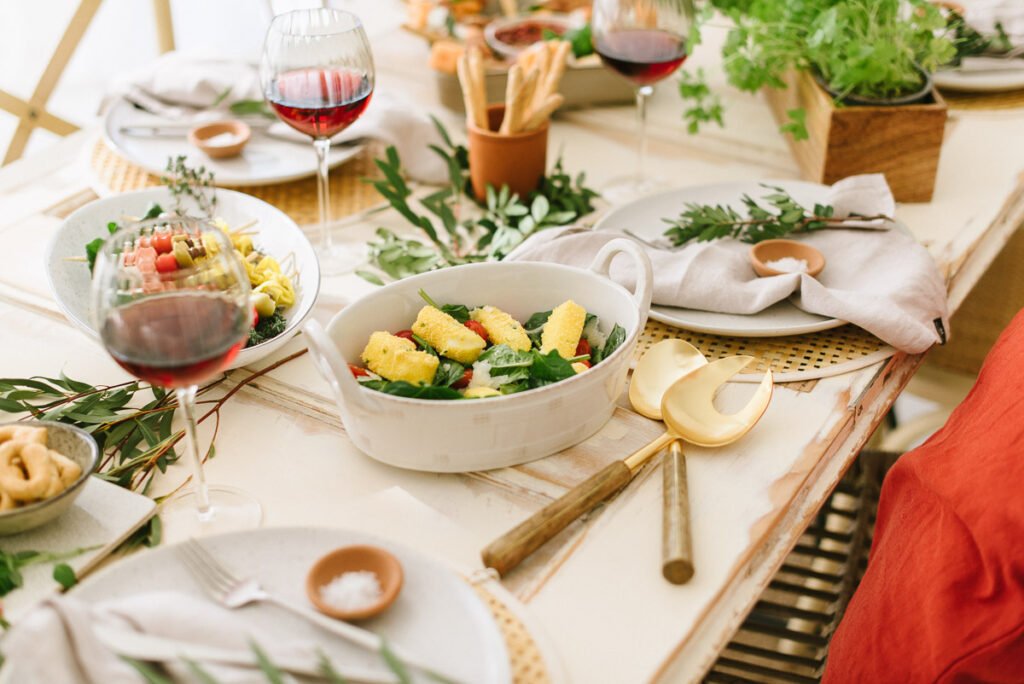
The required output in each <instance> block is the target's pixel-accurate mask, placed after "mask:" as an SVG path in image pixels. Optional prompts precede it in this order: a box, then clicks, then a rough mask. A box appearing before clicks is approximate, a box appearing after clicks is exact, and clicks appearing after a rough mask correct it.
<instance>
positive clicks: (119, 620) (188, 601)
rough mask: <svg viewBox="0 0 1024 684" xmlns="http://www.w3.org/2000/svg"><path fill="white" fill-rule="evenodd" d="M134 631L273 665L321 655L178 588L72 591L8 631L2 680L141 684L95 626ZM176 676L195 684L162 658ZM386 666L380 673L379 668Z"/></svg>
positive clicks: (226, 670)
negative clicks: (259, 654) (104, 597)
mask: <svg viewBox="0 0 1024 684" xmlns="http://www.w3.org/2000/svg"><path fill="white" fill-rule="evenodd" d="M104 629H105V630H107V631H108V632H114V633H116V632H117V631H121V632H136V633H142V634H148V635H154V636H160V637H164V638H166V639H172V640H175V641H180V642H187V643H189V644H194V645H195V646H196V647H216V648H221V649H230V650H232V651H239V652H241V653H250V652H251V647H250V644H251V643H252V642H255V643H257V644H259V645H260V647H261V648H262V649H263V650H264V651H265V652H267V653H268V655H269V656H270V659H271V660H272V661H274V662H285V661H288V662H300V663H303V664H304V667H308V669H309V670H310V671H315V670H316V667H317V662H318V657H317V654H316V653H315V652H314V649H313V647H312V646H311V645H302V644H298V643H295V642H293V641H289V640H288V639H287V638H282V637H281V636H280V635H277V636H276V637H272V636H271V635H267V634H260V633H259V632H257V631H254V630H253V629H252V627H251V626H249V625H248V624H247V622H246V619H245V617H244V613H243V612H232V611H229V610H227V609H224V608H221V607H219V606H217V605H214V604H213V603H210V602H208V601H203V600H201V599H198V598H195V597H192V596H189V595H187V594H180V593H176V592H157V593H147V594H138V595H135V596H129V597H125V598H121V599H116V600H111V601H106V602H103V603H102V604H97V605H95V606H92V605H90V604H87V603H83V602H81V601H78V600H77V599H75V598H74V596H73V595H68V596H62V597H59V598H52V599H48V600H47V601H45V602H44V603H42V604H41V605H40V606H39V607H38V608H36V609H35V610H34V611H33V612H31V613H29V614H27V615H25V616H24V618H22V619H21V620H19V621H18V623H17V624H16V625H15V626H14V627H13V628H12V629H11V630H10V631H9V632H8V633H7V634H5V636H4V639H3V641H2V642H0V651H2V652H3V655H4V657H5V659H6V660H5V661H4V666H3V670H2V671H0V682H3V683H4V684H8V683H10V684H15V683H21V682H61V684H121V683H122V682H123V683H126V684H127V683H129V682H130V683H131V684H137V683H138V682H140V681H142V679H141V678H140V676H139V675H138V673H137V672H136V671H135V669H134V668H133V667H131V666H130V665H128V664H127V663H125V662H124V661H123V660H122V659H121V658H120V657H119V656H118V655H117V654H115V653H114V652H113V651H111V650H110V649H109V648H108V647H107V646H106V645H105V644H104V642H103V640H102V639H100V638H99V637H98V636H97V634H96V631H97V630H104ZM165 664H166V665H167V668H168V670H169V671H170V672H171V674H172V675H173V676H174V677H175V681H183V682H190V681H194V680H195V678H194V677H193V676H190V673H189V670H188V666H187V664H186V663H185V662H183V661H182V660H180V659H177V658H175V659H174V660H172V661H168V662H166V663H165ZM201 667H202V668H203V669H204V670H205V671H207V672H208V673H209V674H210V675H211V676H213V677H214V678H215V679H216V680H217V681H218V682H222V684H250V683H251V684H257V683H259V684H265V682H266V677H264V676H263V675H262V674H261V673H260V671H259V670H258V669H257V668H256V666H255V663H254V666H253V667H252V668H248V667H241V666H226V665H215V664H211V663H207V662H203V663H201ZM382 671H383V670H382Z"/></svg>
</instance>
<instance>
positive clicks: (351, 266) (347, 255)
mask: <svg viewBox="0 0 1024 684" xmlns="http://www.w3.org/2000/svg"><path fill="white" fill-rule="evenodd" d="M316 257H317V260H318V261H319V262H320V273H321V274H322V275H325V276H335V275H342V274H344V273H351V272H352V271H354V270H355V269H356V268H358V266H359V265H360V264H361V263H363V261H364V259H363V258H362V257H361V256H358V255H356V254H354V253H353V252H349V251H346V250H343V249H339V248H338V247H334V248H332V249H330V250H324V249H322V248H320V249H317V250H316Z"/></svg>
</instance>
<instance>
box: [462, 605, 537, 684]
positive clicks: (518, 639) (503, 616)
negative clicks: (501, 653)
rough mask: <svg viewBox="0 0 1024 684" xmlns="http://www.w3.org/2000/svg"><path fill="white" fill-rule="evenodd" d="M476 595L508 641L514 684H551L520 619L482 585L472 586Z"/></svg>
mask: <svg viewBox="0 0 1024 684" xmlns="http://www.w3.org/2000/svg"><path fill="white" fill-rule="evenodd" d="M472 586H473V588H474V589H476V593H477V594H478V595H479V596H480V598H481V599H483V602H484V604H485V605H486V606H487V608H488V610H490V611H491V614H493V615H494V620H495V622H497V623H498V628H499V629H500V630H501V635H502V636H503V637H504V638H505V648H507V649H508V658H509V662H510V664H511V666H512V682H513V684H549V682H551V676H550V674H549V673H548V668H547V666H546V665H545V664H544V656H543V655H541V652H540V649H539V648H538V647H537V643H536V642H535V641H534V640H533V637H532V636H530V632H529V631H527V629H526V627H525V626H524V625H523V623H522V622H520V621H519V618H517V617H516V616H515V614H514V613H513V612H512V611H511V610H510V609H509V607H508V606H507V605H505V603H503V602H502V601H501V600H499V599H498V598H497V597H495V596H494V595H493V594H491V593H490V592H489V591H487V590H486V589H484V588H483V587H481V586H480V585H472Z"/></svg>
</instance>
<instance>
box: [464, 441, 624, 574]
mask: <svg viewBox="0 0 1024 684" xmlns="http://www.w3.org/2000/svg"><path fill="white" fill-rule="evenodd" d="M632 478H633V472H632V471H631V470H630V469H629V467H628V466H627V465H626V464H625V463H624V462H623V461H615V462H613V463H611V464H609V465H607V466H605V467H604V468H602V469H601V470H599V471H598V472H597V473H596V474H594V475H592V476H590V477H589V478H588V479H587V480H585V481H584V482H581V483H580V484H578V485H576V486H575V487H573V488H572V489H570V490H569V491H568V492H566V493H565V494H564V495H562V496H561V497H560V498H558V499H556V500H555V501H552V502H551V503H549V504H548V505H547V506H545V507H544V508H542V509H541V510H539V511H537V512H536V513H534V514H533V515H532V516H530V517H529V518H527V519H526V520H524V521H523V522H522V523H520V524H519V525H517V526H516V527H514V528H512V529H511V530H509V531H508V532H506V533H505V534H504V535H502V536H501V537H498V538H497V539H495V540H494V541H493V542H491V543H490V544H489V545H488V546H487V548H485V549H484V550H483V552H482V553H481V554H480V555H481V557H482V558H483V561H484V565H486V566H487V567H490V568H494V569H495V570H497V571H498V574H499V575H503V576H504V575H505V574H507V573H508V572H509V571H510V570H512V569H513V568H515V567H516V566H517V565H519V564H520V563H521V562H523V560H524V559H525V558H526V557H527V556H529V555H530V554H531V553H533V552H534V551H536V550H537V549H538V548H540V547H541V545H543V544H544V542H546V541H548V540H549V539H551V538H553V537H554V536H555V535H556V534H558V533H559V532H561V531H562V530H564V529H565V528H566V527H568V525H569V523H571V522H572V521H573V520H575V519H576V518H578V517H580V516H581V515H583V514H584V513H586V512H587V511H589V510H591V509H592V508H594V507H595V506H597V505H598V504H599V503H601V502H602V501H605V500H606V499H608V498H609V497H611V496H612V495H613V494H615V493H616V492H618V491H619V490H621V489H622V488H623V487H625V486H626V485H627V484H629V481H630V480H631V479H632Z"/></svg>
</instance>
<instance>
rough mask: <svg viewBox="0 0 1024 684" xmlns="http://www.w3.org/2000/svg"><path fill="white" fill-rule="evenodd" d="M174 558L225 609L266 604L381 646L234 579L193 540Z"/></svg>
mask: <svg viewBox="0 0 1024 684" xmlns="http://www.w3.org/2000/svg"><path fill="white" fill-rule="evenodd" d="M178 555H179V556H180V557H181V560H182V561H183V562H184V563H185V566H186V567H187V568H188V570H189V572H191V573H192V575H193V577H195V578H196V580H198V581H199V584H200V585H202V587H203V589H204V590H205V591H206V593H207V594H209V595H210V597H211V598H213V599H214V600H215V601H217V603H219V604H221V605H222V606H224V607H225V608H241V607H242V606H246V605H249V604H250V603H269V604H272V605H275V606H277V607H279V608H283V609H284V610H286V611H288V612H289V613H292V614H294V615H298V616H299V617H302V618H305V619H306V620H307V621H309V622H311V623H313V624H314V625H316V626H317V627H320V628H321V629H324V630H326V631H328V632H330V633H332V634H335V635H337V636H340V637H341V638H342V639H345V640H346V641H350V642H352V643H353V644H356V645H357V646H361V647H362V648H365V649H367V650H370V651H374V652H378V653H379V652H380V651H381V648H382V647H383V645H384V640H383V639H382V638H381V637H380V636H378V635H377V634H374V633H373V632H371V631H370V630H368V629H363V628H362V627H356V626H355V625H352V624H349V623H347V622H342V621H340V620H334V619H331V618H328V617H326V616H324V615H321V614H320V613H317V612H316V611H314V610H310V609H309V608H303V607H301V606H297V605H294V604H292V603H289V602H288V601H285V600H283V599H280V598H278V597H277V596H275V595H273V594H271V593H269V592H267V591H266V590H265V589H263V587H261V586H260V583H259V581H258V580H257V579H256V578H254V577H247V578H246V577H238V576H236V575H234V574H232V572H231V571H230V570H228V569H227V568H226V567H224V566H223V565H222V564H221V563H220V561H218V560H217V559H216V558H214V557H213V556H212V555H211V554H210V552H209V551H207V550H206V549H205V548H204V547H203V545H202V544H200V543H199V542H197V541H196V540H195V539H189V540H188V541H186V542H185V543H183V544H179V545H178ZM387 647H388V649H389V650H390V651H391V652H392V653H394V654H395V655H396V656H397V657H398V659H399V660H401V661H402V662H403V663H405V664H406V665H410V666H413V667H416V668H418V669H420V670H423V671H424V672H427V673H429V674H433V675H436V676H439V677H441V678H443V679H446V680H448V681H450V682H458V681H459V680H458V679H456V678H454V677H452V676H450V675H448V674H445V673H443V672H439V671H438V670H437V668H435V667H433V666H430V665H427V664H425V663H424V662H423V661H422V660H421V659H419V658H417V657H415V656H413V655H411V654H409V653H408V652H406V651H405V649H403V648H401V647H399V646H397V645H395V644H393V643H391V642H388V644H387Z"/></svg>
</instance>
